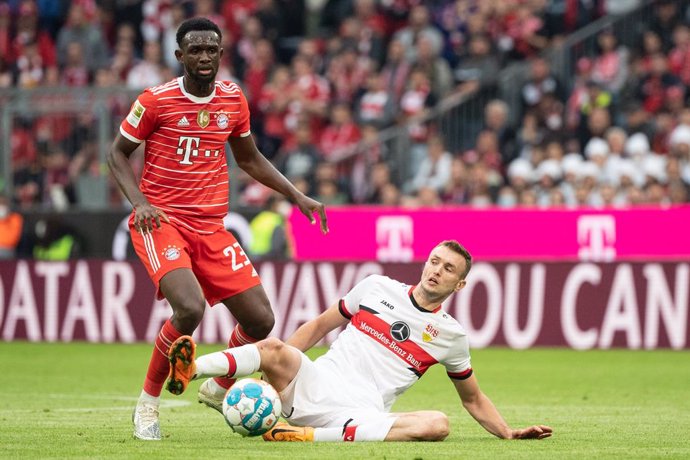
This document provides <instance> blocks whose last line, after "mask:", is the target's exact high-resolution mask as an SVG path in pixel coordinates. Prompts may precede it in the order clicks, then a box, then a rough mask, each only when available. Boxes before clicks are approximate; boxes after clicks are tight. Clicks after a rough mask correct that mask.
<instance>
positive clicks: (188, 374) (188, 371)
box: [166, 335, 196, 395]
mask: <svg viewBox="0 0 690 460" xmlns="http://www.w3.org/2000/svg"><path fill="white" fill-rule="evenodd" d="M195 353H196V344H195V343H194V340H193V339H192V338H191V337H190V336H188V335H183V336H182V337H179V338H178V339H177V340H175V341H174V342H173V343H172V345H170V350H168V359H169V360H170V374H169V375H168V383H167V385H166V388H167V390H168V391H169V392H170V393H172V394H174V395H181V394H182V393H184V391H185V390H186V389H187V385H189V382H190V381H191V380H192V379H193V378H194V376H195V375H196V364H195V363H194V357H195Z"/></svg>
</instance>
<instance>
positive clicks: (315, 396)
mask: <svg viewBox="0 0 690 460" xmlns="http://www.w3.org/2000/svg"><path fill="white" fill-rule="evenodd" d="M301 356H302V364H301V365H300V368H299V371H297V375H296V376H295V378H294V379H293V380H292V382H290V384H289V385H288V386H287V387H285V389H284V390H283V391H281V392H280V399H281V402H282V403H283V417H285V418H286V419H287V420H288V421H289V422H290V423H291V424H293V425H296V426H311V427H314V428H330V427H341V428H343V429H344V427H345V426H346V425H347V426H356V425H362V424H365V423H366V424H374V425H376V426H377V427H379V428H380V429H381V432H382V436H381V438H382V439H383V438H384V437H385V436H386V434H388V432H389V431H390V429H391V427H392V426H393V423H394V422H395V418H396V417H395V416H394V415H392V414H390V413H389V412H386V411H385V410H384V408H383V399H382V398H381V395H379V393H378V392H377V391H376V389H375V388H365V387H362V386H358V385H354V384H352V383H350V382H348V381H347V380H346V379H344V378H343V376H342V375H341V374H340V372H339V370H338V369H337V368H336V367H335V366H334V365H333V364H332V363H331V362H330V361H327V360H317V361H315V362H314V361H312V360H310V359H309V358H308V357H307V356H306V355H305V354H304V353H301Z"/></svg>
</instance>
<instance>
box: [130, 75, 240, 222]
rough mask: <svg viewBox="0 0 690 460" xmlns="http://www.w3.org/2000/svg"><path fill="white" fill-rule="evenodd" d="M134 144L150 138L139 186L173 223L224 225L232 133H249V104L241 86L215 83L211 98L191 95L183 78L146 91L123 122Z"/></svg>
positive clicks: (234, 134) (238, 134)
mask: <svg viewBox="0 0 690 460" xmlns="http://www.w3.org/2000/svg"><path fill="white" fill-rule="evenodd" d="M120 133H122V135H123V136H124V137H126V138H127V139H129V140H130V141H132V142H137V143H141V142H143V141H146V148H145V150H144V170H143V173H142V177H141V183H140V184H139V187H140V189H141V191H142V192H143V193H144V195H145V196H146V198H147V199H148V200H149V201H150V202H151V204H152V205H153V206H155V207H157V208H159V209H161V210H163V211H165V212H166V214H167V215H168V217H169V218H170V220H171V221H174V222H175V223H177V224H180V225H183V226H185V227H187V228H188V229H190V230H194V231H196V232H198V233H206V234H209V233H213V232H215V231H216V230H218V229H220V228H222V227H223V217H224V216H225V215H226V214H227V211H228V168H227V163H226V158H225V143H226V142H227V139H228V137H229V136H239V137H246V136H249V135H250V129H249V108H248V106H247V100H246V99H245V97H244V94H242V90H241V89H240V87H239V86H237V85H236V84H235V83H232V82H226V81H217V82H216V87H215V89H214V91H213V93H212V94H211V95H210V96H207V97H203V98H201V97H196V96H194V95H192V94H189V93H188V92H187V91H186V90H185V89H184V85H183V83H182V77H179V78H176V79H174V80H172V81H170V82H168V83H165V84H163V85H160V86H155V87H153V88H149V89H147V90H146V91H144V92H143V93H142V94H141V95H140V96H139V97H138V98H137V100H136V101H135V102H134V104H133V105H132V109H131V111H130V112H129V115H127V117H126V118H125V119H124V120H123V121H122V124H121V125H120Z"/></svg>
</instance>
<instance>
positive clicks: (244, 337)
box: [233, 324, 258, 345]
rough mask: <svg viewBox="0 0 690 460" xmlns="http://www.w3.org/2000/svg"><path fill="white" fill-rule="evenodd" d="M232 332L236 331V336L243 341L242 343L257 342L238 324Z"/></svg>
mask: <svg viewBox="0 0 690 460" xmlns="http://www.w3.org/2000/svg"><path fill="white" fill-rule="evenodd" d="M233 332H237V336H238V337H237V338H238V339H240V340H241V341H242V342H243V343H242V345H246V344H248V343H256V342H258V340H256V339H255V338H254V337H250V336H249V335H247V333H246V332H244V331H243V330H242V328H241V327H240V325H239V324H238V325H237V327H236V328H235V330H234V331H233Z"/></svg>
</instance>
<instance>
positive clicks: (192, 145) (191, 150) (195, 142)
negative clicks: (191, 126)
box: [176, 136, 220, 165]
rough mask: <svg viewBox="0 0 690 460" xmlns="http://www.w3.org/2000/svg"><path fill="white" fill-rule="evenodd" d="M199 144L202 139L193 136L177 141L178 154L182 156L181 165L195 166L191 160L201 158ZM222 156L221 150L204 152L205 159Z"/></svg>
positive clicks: (181, 137)
mask: <svg viewBox="0 0 690 460" xmlns="http://www.w3.org/2000/svg"><path fill="white" fill-rule="evenodd" d="M199 142H201V138H199V137H192V136H180V138H179V139H178V141H177V152H176V153H177V154H178V155H181V156H182V160H180V164H181V165H191V164H194V163H193V162H192V160H191V158H192V157H198V156H199ZM219 154H220V150H204V153H203V156H204V157H207V158H208V157H217V156H218V155H219Z"/></svg>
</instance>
